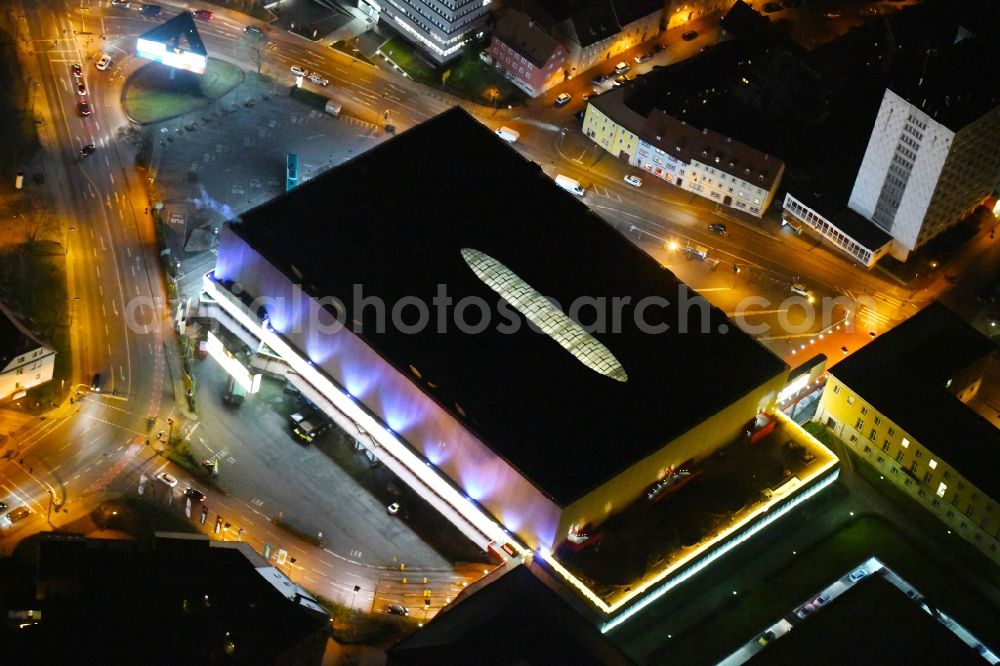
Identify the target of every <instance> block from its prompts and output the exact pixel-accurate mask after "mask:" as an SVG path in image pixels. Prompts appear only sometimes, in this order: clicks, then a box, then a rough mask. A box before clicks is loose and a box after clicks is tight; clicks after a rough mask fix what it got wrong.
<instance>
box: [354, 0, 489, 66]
mask: <svg viewBox="0 0 1000 666" xmlns="http://www.w3.org/2000/svg"><path fill="white" fill-rule="evenodd" d="M367 2H369V3H371V4H373V5H376V6H377V7H378V10H379V12H380V13H381V19H382V20H383V21H385V22H386V23H388V24H389V25H390V26H392V28H393V29H394V30H396V31H397V32H398V33H399V34H401V35H402V36H403V37H405V38H406V39H407V40H409V41H411V42H413V43H414V44H416V45H417V46H418V47H420V49H421V50H422V51H423V52H424V53H425V54H426V55H427V56H428V58H429V59H430V61H431V62H432V63H434V64H436V65H437V64H441V63H445V62H448V61H449V60H452V59H453V58H456V57H457V56H458V53H459V50H460V49H461V48H462V46H463V45H464V44H465V43H466V42H468V41H469V40H470V39H472V38H473V37H475V35H476V33H478V32H479V31H480V30H481V29H482V27H483V25H484V24H485V23H486V20H487V18H489V13H490V3H491V0H378V2H377V3H376V2H375V0H367ZM389 57H390V58H391V57H392V56H391V54H390V55H389Z"/></svg>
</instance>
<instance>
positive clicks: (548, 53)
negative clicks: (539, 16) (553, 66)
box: [493, 7, 560, 68]
mask: <svg viewBox="0 0 1000 666" xmlns="http://www.w3.org/2000/svg"><path fill="white" fill-rule="evenodd" d="M493 37H494V38H495V39H497V40H499V41H501V42H503V43H504V44H507V46H509V47H510V48H512V49H514V50H515V51H517V52H518V53H520V54H521V55H523V56H524V57H525V58H527V59H528V61H529V62H531V64H532V65H534V66H535V67H539V68H541V67H544V66H545V63H547V62H548V61H549V58H551V57H552V54H553V53H555V52H556V51H557V50H558V49H559V48H560V45H559V42H557V41H556V40H555V39H553V38H552V37H551V36H550V35H549V34H548V33H546V32H545V30H543V29H542V26H541V25H539V24H537V23H535V22H534V21H532V20H531V19H530V18H529V17H528V16H527V15H526V14H523V13H521V12H519V11H517V10H516V9H514V8H513V7H511V8H508V9H507V11H505V12H504V13H503V14H502V15H501V16H500V19H499V20H498V21H497V24H496V27H495V28H494V29H493Z"/></svg>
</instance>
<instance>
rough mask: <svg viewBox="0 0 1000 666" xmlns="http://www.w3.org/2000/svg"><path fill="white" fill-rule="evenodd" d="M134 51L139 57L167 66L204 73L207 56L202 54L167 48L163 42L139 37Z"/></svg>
mask: <svg viewBox="0 0 1000 666" xmlns="http://www.w3.org/2000/svg"><path fill="white" fill-rule="evenodd" d="M135 53H136V55H138V56H139V57H140V58H146V59H147V60H152V61H154V62H159V63H162V64H164V65H167V66H168V67H174V68H176V69H183V70H184V71H187V72H194V73H195V74H204V73H205V65H206V64H207V63H208V58H207V57H206V56H204V55H202V54H198V53H192V52H191V51H185V50H184V49H181V48H177V47H174V48H169V47H167V45H166V44H164V43H163V42H154V41H151V40H148V39H142V38H140V39H139V40H138V41H137V42H136V45H135Z"/></svg>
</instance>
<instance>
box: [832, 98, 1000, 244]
mask: <svg viewBox="0 0 1000 666" xmlns="http://www.w3.org/2000/svg"><path fill="white" fill-rule="evenodd" d="M998 169H1000V106H997V107H994V108H993V109H992V110H990V111H988V112H987V113H985V114H983V115H982V116H980V117H979V118H977V119H975V120H973V121H972V122H970V123H969V124H967V125H965V126H964V127H957V128H955V129H951V128H949V127H947V126H945V125H944V124H942V123H940V122H937V121H936V120H935V119H934V118H933V117H932V116H931V115H929V114H928V113H925V112H924V111H923V110H922V109H921V108H920V106H918V105H917V104H914V103H911V102H910V101H908V100H906V99H905V98H903V97H902V96H900V95H898V94H896V93H895V92H893V91H892V90H888V89H887V90H886V91H885V95H884V96H883V98H882V105H881V106H880V108H879V110H878V115H877V116H876V118H875V124H874V127H873V129H872V134H871V137H870V139H869V141H868V147H867V149H866V150H865V156H864V160H863V161H862V163H861V168H860V170H859V171H858V176H857V179H856V180H855V181H854V189H853V191H852V192H851V198H850V201H849V203H848V205H849V206H850V208H851V209H853V210H855V211H857V212H858V213H860V214H861V215H863V216H864V217H866V218H868V219H869V220H871V221H872V222H873V223H875V224H876V225H878V226H879V227H881V228H882V229H884V230H885V231H887V232H888V233H889V234H891V235H892V238H893V243H892V248H891V250H890V252H891V254H892V255H893V256H894V257H895V258H897V259H899V260H901V261H905V260H906V258H907V257H908V256H909V254H910V252H912V251H913V250H915V249H917V248H918V247H920V246H922V245H923V244H924V243H926V242H927V241H929V240H930V239H932V238H934V236H936V235H938V234H939V233H941V232H942V231H944V230H945V229H948V228H949V227H951V226H953V225H954V224H956V223H957V222H959V221H961V220H962V219H963V218H964V217H965V216H966V215H968V214H969V213H971V212H972V210H973V209H974V208H975V207H976V206H977V205H979V204H981V203H983V202H984V201H985V200H986V199H987V197H989V195H990V193H991V191H992V189H993V186H994V185H995V184H996V182H997V176H998Z"/></svg>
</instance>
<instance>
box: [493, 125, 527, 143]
mask: <svg viewBox="0 0 1000 666" xmlns="http://www.w3.org/2000/svg"><path fill="white" fill-rule="evenodd" d="M497 136H498V137H500V138H501V139H503V140H504V141H507V142H509V143H514V142H515V141H517V140H518V139H519V138H520V137H521V135H520V134H519V133H517V132H516V131H514V130H512V129H511V128H509V127H501V128H500V129H498V130H497Z"/></svg>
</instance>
